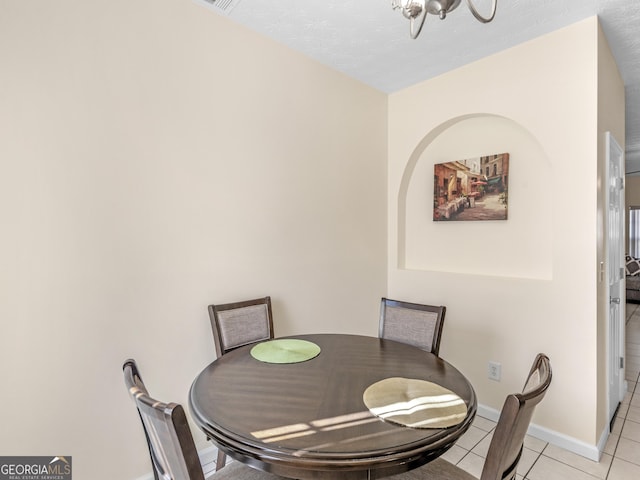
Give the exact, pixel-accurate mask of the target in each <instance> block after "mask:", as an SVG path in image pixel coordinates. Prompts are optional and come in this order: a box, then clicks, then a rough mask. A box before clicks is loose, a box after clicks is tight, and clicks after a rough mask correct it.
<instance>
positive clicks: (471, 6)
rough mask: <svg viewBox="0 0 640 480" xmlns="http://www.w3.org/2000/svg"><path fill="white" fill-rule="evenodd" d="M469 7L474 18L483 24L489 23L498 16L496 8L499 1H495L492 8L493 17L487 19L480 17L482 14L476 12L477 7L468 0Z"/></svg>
mask: <svg viewBox="0 0 640 480" xmlns="http://www.w3.org/2000/svg"><path fill="white" fill-rule="evenodd" d="M467 6H468V7H469V10H471V13H473V16H474V17H476V19H478V20H479V21H480V22H482V23H489V22H490V21H491V20H493V17H495V16H496V7H497V6H498V0H493V3H492V6H491V15H490V16H489V17H487V18H485V17H483V16H482V15H480V13H479V12H478V10H476V7H475V5H474V4H473V2H472V1H471V0H467Z"/></svg>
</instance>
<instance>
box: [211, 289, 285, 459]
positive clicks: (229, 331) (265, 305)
mask: <svg viewBox="0 0 640 480" xmlns="http://www.w3.org/2000/svg"><path fill="white" fill-rule="evenodd" d="M209 320H210V321H211V330H212V332H213V340H214V342H215V345H216V353H217V355H218V357H221V356H222V355H224V354H225V353H227V352H229V351H231V350H233V349H235V348H238V347H242V346H243V345H249V344H251V343H257V342H261V341H264V340H270V339H272V338H273V315H272V314H271V297H264V298H256V299H254V300H245V301H242V302H234V303H225V304H220V305H209ZM225 462H226V455H225V454H224V453H223V452H222V451H221V450H218V457H217V460H216V466H217V468H222V467H224V465H225Z"/></svg>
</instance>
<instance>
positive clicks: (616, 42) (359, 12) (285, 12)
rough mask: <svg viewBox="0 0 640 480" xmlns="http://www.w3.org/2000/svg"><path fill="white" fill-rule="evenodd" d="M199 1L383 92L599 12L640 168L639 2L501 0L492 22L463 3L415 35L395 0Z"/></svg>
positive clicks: (480, 4)
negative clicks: (623, 94) (393, 3)
mask: <svg viewBox="0 0 640 480" xmlns="http://www.w3.org/2000/svg"><path fill="white" fill-rule="evenodd" d="M194 1H196V2H198V3H203V4H207V3H208V4H212V9H213V10H214V11H216V12H217V13H220V14H222V15H225V16H228V17H229V18H230V19H231V20H233V21H235V22H237V23H240V24H242V25H244V26H246V27H248V28H250V29H251V30H254V31H256V32H259V33H262V34H264V35H266V36H268V37H271V38H273V39H274V40H276V41H278V42H280V43H283V44H285V45H287V46H288V47H290V48H292V49H294V50H298V51H300V52H302V53H304V54H305V55H307V56H309V57H311V58H313V59H315V60H317V61H319V62H321V63H323V64H325V65H328V66H330V67H332V68H334V69H336V70H339V71H341V72H343V73H345V74H347V75H349V76H350V77H353V78H356V79H358V80H360V81H362V82H364V83H366V84H368V85H370V86H372V87H374V88H376V89H378V90H381V91H383V92H386V93H391V92H395V91H398V90H401V89H403V88H406V87H408V86H410V85H413V84H416V83H418V82H421V81H423V80H426V79H428V78H431V77H434V76H436V75H439V74H441V73H444V72H447V71H449V70H452V69H454V68H457V67H459V66H462V65H464V64H466V63H469V62H472V61H475V60H478V59H480V58H482V57H485V56H487V55H491V54H493V53H496V52H499V51H501V50H504V49H506V48H509V47H511V46H514V45H517V44H519V43H522V42H525V41H527V40H530V39H532V38H535V37H538V36H540V35H543V34H545V33H549V32H552V31H554V30H557V29H559V28H562V27H564V26H567V25H570V24H572V23H575V22H577V21H580V20H582V19H585V18H587V17H591V16H593V15H598V16H599V17H600V21H601V23H602V27H603V29H604V32H605V35H606V36H607V39H608V41H609V43H610V45H611V49H612V51H613V54H614V56H615V58H616V61H617V63H618V66H619V68H620V72H621V74H622V78H623V80H624V83H625V90H626V101H627V102H626V103H627V114H626V115H627V119H626V121H627V123H626V143H627V149H626V150H627V160H628V161H627V170H628V171H633V170H640V0H500V1H499V2H498V10H497V13H496V17H495V19H494V21H493V22H491V23H489V24H481V23H480V22H478V21H476V20H475V18H474V17H473V16H472V14H471V12H470V11H469V10H468V8H467V6H466V0H463V1H462V3H461V4H460V6H459V7H458V8H457V9H456V10H455V11H453V12H451V13H450V14H449V15H448V16H447V18H446V20H444V21H441V20H439V19H438V18H437V17H433V16H429V17H428V18H427V21H426V23H425V26H424V29H423V31H422V33H421V35H420V37H418V39H417V40H412V39H411V38H410V37H409V24H408V20H406V19H405V18H404V17H403V16H402V14H401V13H399V12H398V11H393V10H392V9H391V1H390V0H297V1H292V0H286V1H285V0H194ZM475 5H476V7H477V8H478V10H480V12H481V13H488V12H489V9H490V6H491V0H475ZM209 6H211V5H209ZM630 161H631V162H632V164H630ZM636 161H637V165H638V167H637V168H636V166H635V164H636Z"/></svg>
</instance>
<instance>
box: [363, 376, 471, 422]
mask: <svg viewBox="0 0 640 480" xmlns="http://www.w3.org/2000/svg"><path fill="white" fill-rule="evenodd" d="M362 400H363V401H364V404H365V405H366V406H367V408H368V409H369V410H370V411H371V413H373V414H374V415H376V416H378V417H380V418H383V419H384V420H388V421H390V422H394V423H397V424H400V425H404V426H406V427H413V428H446V427H451V426H453V425H457V424H459V423H460V422H462V421H463V420H464V419H465V418H466V416H467V405H466V404H465V403H464V400H462V399H461V398H460V397H459V396H458V395H456V394H455V393H453V392H452V391H451V390H448V389H446V388H444V387H442V386H440V385H438V384H435V383H432V382H427V381H426V380H417V379H412V378H403V377H393V378H385V379H384V380H380V381H379V382H376V383H374V384H373V385H371V386H370V387H368V388H367V389H366V390H365V391H364V394H363V395H362Z"/></svg>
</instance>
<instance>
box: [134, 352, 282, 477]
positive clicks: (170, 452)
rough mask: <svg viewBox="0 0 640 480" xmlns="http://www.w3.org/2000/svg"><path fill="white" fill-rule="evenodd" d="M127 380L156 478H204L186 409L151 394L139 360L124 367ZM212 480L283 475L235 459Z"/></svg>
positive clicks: (213, 475) (215, 474) (214, 475)
mask: <svg viewBox="0 0 640 480" xmlns="http://www.w3.org/2000/svg"><path fill="white" fill-rule="evenodd" d="M122 369H123V371H124V382H125V384H126V386H127V388H128V389H129V394H130V395H131V398H132V399H133V401H134V402H135V405H136V407H137V409H138V414H139V415H140V420H141V421H142V428H143V429H144V434H145V437H146V439H147V446H148V447H149V454H150V456H151V464H152V466H153V475H154V478H155V479H156V480H204V479H205V475H204V471H203V470H202V466H201V464H200V459H199V458H198V452H197V450H196V445H195V443H194V441H193V437H192V435H191V429H190V428H189V424H188V423H187V417H186V415H185V412H184V409H183V408H182V406H181V405H179V404H177V403H162V402H160V401H158V400H155V399H153V398H151V397H150V396H149V392H148V391H147V389H146V387H145V385H144V383H143V381H142V378H141V376H140V372H139V371H138V366H137V364H136V362H135V360H132V359H129V360H127V361H126V362H124V365H123V366H122ZM206 478H207V479H210V480H276V479H281V478H283V477H279V476H277V475H272V474H270V473H267V472H263V471H260V470H256V469H255V468H251V467H248V466H246V465H244V464H242V463H240V462H232V463H230V464H229V465H227V466H226V467H224V468H223V469H221V470H220V471H217V472H216V473H214V474H212V475H210V476H208V477H206Z"/></svg>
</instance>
